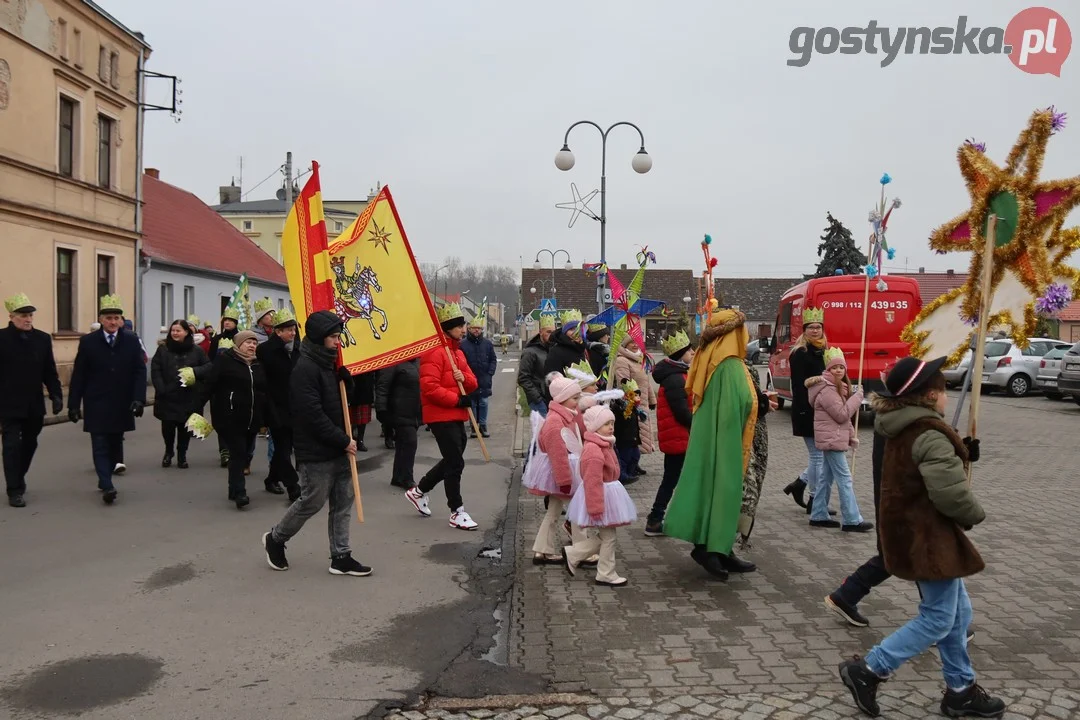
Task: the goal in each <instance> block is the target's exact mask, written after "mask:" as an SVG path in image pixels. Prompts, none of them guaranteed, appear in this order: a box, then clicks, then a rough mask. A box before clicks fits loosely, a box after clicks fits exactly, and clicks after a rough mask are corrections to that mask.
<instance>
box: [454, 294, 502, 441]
mask: <svg viewBox="0 0 1080 720" xmlns="http://www.w3.org/2000/svg"><path fill="white" fill-rule="evenodd" d="M486 320H487V318H486V317H481V316H480V315H479V314H478V315H477V316H476V317H474V318H473V319H472V321H471V322H470V323H469V330H468V334H467V335H466V336H465V340H464V341H463V342H462V343H461V352H462V353H463V354H464V355H465V362H467V363H469V368H470V369H472V371H473V375H475V376H476V381H477V382H478V383H480V387H479V389H478V390H477V392H476V393H475V394H474V395H473V405H472V410H473V414H474V415H476V424H477V425H479V426H480V434H481V435H483V436H484V437H491V435H489V434H488V430H487V416H488V401H489V398H490V397H491V385H492V379H493V378H494V377H495V371H496V370H498V369H499V359H498V358H497V357H496V356H495V346H494V345H492V344H491V341H490V340H488V339H487V338H486V337H484V322H485V321H486ZM472 437H476V431H475V430H473V431H472Z"/></svg>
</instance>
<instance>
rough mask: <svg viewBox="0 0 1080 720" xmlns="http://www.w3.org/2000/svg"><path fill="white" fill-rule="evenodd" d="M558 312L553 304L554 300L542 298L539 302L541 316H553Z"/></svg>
mask: <svg viewBox="0 0 1080 720" xmlns="http://www.w3.org/2000/svg"><path fill="white" fill-rule="evenodd" d="M557 312H558V309H557V307H556V304H555V298H544V299H543V300H541V301H540V314H541V315H554V314H556V313H557Z"/></svg>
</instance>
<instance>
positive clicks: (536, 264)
mask: <svg viewBox="0 0 1080 720" xmlns="http://www.w3.org/2000/svg"><path fill="white" fill-rule="evenodd" d="M543 253H547V254H548V255H550V256H551V285H552V288H554V286H555V256H556V255H558V254H559V253H562V254H564V255H566V269H567V270H573V269H574V261H573V260H571V259H570V253H569V251H567V250H563V249H562V248H560V249H558V250H548V249H547V248H544V249H543V250H541V251H540V252H538V253H536V260H535V261H534V262H533V268H534V269H536V270H539V269H540V255H542V254H543ZM553 294H554V293H553Z"/></svg>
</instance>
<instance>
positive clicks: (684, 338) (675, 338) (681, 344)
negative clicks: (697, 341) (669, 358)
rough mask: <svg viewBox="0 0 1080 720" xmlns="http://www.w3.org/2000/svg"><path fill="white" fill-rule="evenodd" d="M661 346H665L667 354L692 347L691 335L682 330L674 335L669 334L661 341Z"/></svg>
mask: <svg viewBox="0 0 1080 720" xmlns="http://www.w3.org/2000/svg"><path fill="white" fill-rule="evenodd" d="M660 346H661V347H662V348H664V354H665V355H673V354H674V353H677V352H679V351H680V350H685V349H686V348H688V347H690V336H689V335H687V334H686V333H685V332H683V331H682V330H680V331H679V332H677V333H675V334H674V335H668V336H667V337H666V338H664V339H663V340H661V341H660Z"/></svg>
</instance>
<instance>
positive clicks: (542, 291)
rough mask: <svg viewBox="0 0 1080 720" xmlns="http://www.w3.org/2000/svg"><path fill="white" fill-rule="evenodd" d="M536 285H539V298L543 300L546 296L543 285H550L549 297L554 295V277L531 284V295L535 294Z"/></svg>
mask: <svg viewBox="0 0 1080 720" xmlns="http://www.w3.org/2000/svg"><path fill="white" fill-rule="evenodd" d="M537 285H539V286H540V299H541V300H543V299H544V298H545V297H547V293H546V292H545V290H544V288H545V287H550V288H551V297H555V279H554V278H552V279H551V280H538V281H537V282H536V284H535V285H533V286H532V287H531V288H529V292H530V293H532V294H533V295H535V294H536V286H537Z"/></svg>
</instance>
